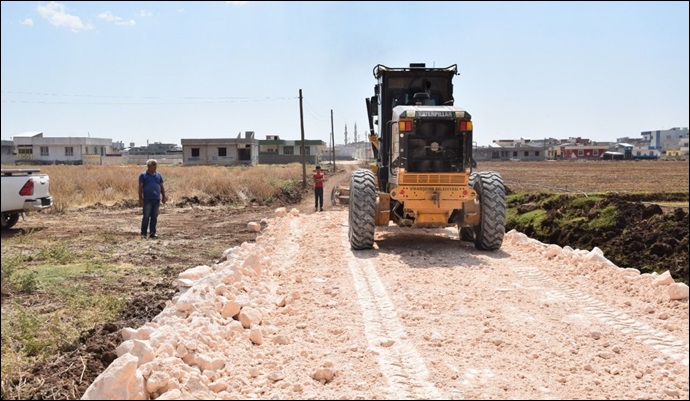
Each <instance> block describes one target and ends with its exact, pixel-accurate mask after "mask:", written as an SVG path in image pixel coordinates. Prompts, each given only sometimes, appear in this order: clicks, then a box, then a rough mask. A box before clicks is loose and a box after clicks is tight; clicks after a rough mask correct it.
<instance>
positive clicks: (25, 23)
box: [21, 18, 34, 26]
mask: <svg viewBox="0 0 690 401" xmlns="http://www.w3.org/2000/svg"><path fill="white" fill-rule="evenodd" d="M21 24H22V25H28V26H33V24H34V20H32V19H31V18H27V19H25V20H24V21H22V22H21Z"/></svg>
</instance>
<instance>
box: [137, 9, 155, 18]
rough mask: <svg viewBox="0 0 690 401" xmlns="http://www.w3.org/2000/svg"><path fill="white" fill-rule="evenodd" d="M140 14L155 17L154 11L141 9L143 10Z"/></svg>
mask: <svg viewBox="0 0 690 401" xmlns="http://www.w3.org/2000/svg"><path fill="white" fill-rule="evenodd" d="M139 16H140V17H153V13H152V12H151V11H146V10H141V11H139Z"/></svg>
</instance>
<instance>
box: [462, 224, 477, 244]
mask: <svg viewBox="0 0 690 401" xmlns="http://www.w3.org/2000/svg"><path fill="white" fill-rule="evenodd" d="M460 239H461V240H462V241H471V242H474V229H473V228H472V227H460Z"/></svg>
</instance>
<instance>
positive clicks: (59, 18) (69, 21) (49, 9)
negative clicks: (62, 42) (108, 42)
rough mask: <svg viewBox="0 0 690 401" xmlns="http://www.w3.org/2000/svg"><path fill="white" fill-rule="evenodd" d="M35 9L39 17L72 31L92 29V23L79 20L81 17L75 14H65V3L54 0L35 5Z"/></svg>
mask: <svg viewBox="0 0 690 401" xmlns="http://www.w3.org/2000/svg"><path fill="white" fill-rule="evenodd" d="M36 10H37V11H38V13H39V14H40V15H41V17H43V18H44V19H46V20H48V22H50V23H51V24H53V25H55V26H64V27H67V28H70V29H71V30H72V32H78V31H79V30H83V29H93V25H91V24H85V23H83V22H81V18H79V17H77V16H76V15H71V14H67V13H66V12H65V5H64V4H60V3H58V2H55V1H51V2H50V3H48V4H47V5H45V6H37V7H36Z"/></svg>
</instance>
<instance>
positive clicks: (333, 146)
mask: <svg viewBox="0 0 690 401" xmlns="http://www.w3.org/2000/svg"><path fill="white" fill-rule="evenodd" d="M334 135H335V134H333V109H331V153H332V155H333V157H332V160H333V172H334V173H335V172H336V169H335V137H334Z"/></svg>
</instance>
